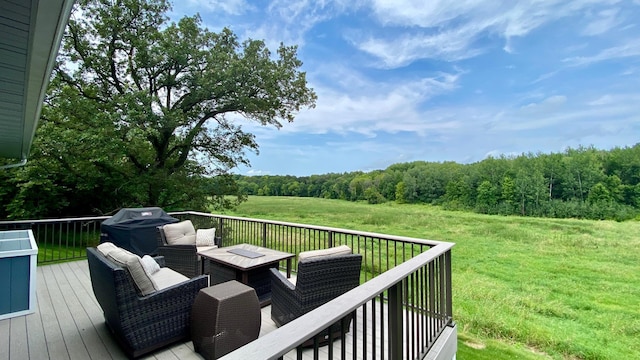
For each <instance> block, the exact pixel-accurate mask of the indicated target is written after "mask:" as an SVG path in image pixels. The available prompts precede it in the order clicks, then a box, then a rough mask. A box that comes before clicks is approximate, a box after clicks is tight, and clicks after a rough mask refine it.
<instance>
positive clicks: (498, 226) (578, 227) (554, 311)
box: [228, 197, 640, 360]
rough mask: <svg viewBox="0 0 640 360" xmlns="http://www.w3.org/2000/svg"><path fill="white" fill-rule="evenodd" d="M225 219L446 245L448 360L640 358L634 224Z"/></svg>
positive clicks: (426, 209) (285, 213) (404, 215)
mask: <svg viewBox="0 0 640 360" xmlns="http://www.w3.org/2000/svg"><path fill="white" fill-rule="evenodd" d="M228 214H230V215H237V216H245V217H254V218H262V219H273V220H281V221H289V222H298V223H304V224H314V225H324V226H332V227H341V228H347V229H355V230H363V231H372V232H379V233H385V234H396V235H403V236H410V237H417V238H423V239H432V240H442V241H450V242H454V243H456V245H455V247H454V248H453V253H452V256H453V296H454V298H453V306H454V320H455V321H456V322H457V324H458V331H459V334H460V336H459V353H458V359H463V360H464V359H494V358H495V359H513V358H519V359H540V358H554V359H562V358H568V359H640V222H638V221H630V222H623V223H618V222H613V221H589V220H572V219H562V220H561V219H539V218H521V217H504V216H486V215H480V214H473V213H465V212H452V211H445V210H442V209H440V208H438V207H432V206H425V205H406V204H405V205H400V204H393V203H388V204H383V205H369V204H365V203H352V202H347V201H341V200H327V199H313V198H291V197H250V198H249V201H247V202H246V203H244V204H242V205H241V206H240V207H239V208H238V209H236V210H235V211H233V212H229V213H228Z"/></svg>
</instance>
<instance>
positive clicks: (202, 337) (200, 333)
mask: <svg viewBox="0 0 640 360" xmlns="http://www.w3.org/2000/svg"><path fill="white" fill-rule="evenodd" d="M261 320H262V319H261V313H260V304H259V302H258V297H257V296H256V292H255V290H254V289H253V288H251V287H249V286H246V285H244V284H241V283H239V282H237V281H235V280H232V281H228V282H225V283H222V284H218V285H214V286H211V287H208V288H206V289H202V290H200V292H199V293H198V296H197V297H196V299H195V302H194V304H193V309H192V315H191V340H192V341H193V347H194V349H195V351H196V352H198V353H200V354H201V355H202V356H203V357H204V358H205V359H217V358H219V357H221V356H223V355H225V354H227V353H229V352H231V351H233V350H235V349H237V348H239V347H241V346H243V345H245V344H247V343H249V342H251V341H253V340H255V339H257V338H258V335H259V333H260V322H261Z"/></svg>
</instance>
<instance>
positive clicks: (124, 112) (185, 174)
mask: <svg viewBox="0 0 640 360" xmlns="http://www.w3.org/2000/svg"><path fill="white" fill-rule="evenodd" d="M169 10H170V5H169V3H168V2H167V1H164V0H147V1H145V0H81V1H78V2H77V4H76V8H75V11H74V14H73V15H72V18H71V21H70V23H69V25H68V28H67V32H66V34H65V36H64V39H63V44H62V48H61V51H60V54H59V57H58V63H57V66H56V67H55V70H54V74H53V78H52V82H51V87H50V92H49V94H48V96H47V99H46V104H45V107H44V109H43V119H42V121H41V126H40V129H39V130H38V133H37V135H36V144H35V147H34V152H33V161H32V163H31V166H30V167H27V168H26V169H23V170H21V172H22V173H21V174H18V176H17V178H16V180H15V181H16V182H17V183H18V184H21V186H22V187H18V188H17V189H18V192H19V194H17V196H16V197H15V199H14V204H13V205H12V206H10V208H12V209H13V210H17V209H20V208H21V207H22V208H23V209H25V208H24V206H25V205H28V203H31V204H30V206H32V208H33V207H34V206H35V207H36V208H38V207H40V208H42V209H39V210H36V212H37V213H35V214H29V213H28V212H27V213H24V211H23V215H25V216H26V215H32V216H33V215H40V216H42V215H50V213H51V212H52V211H53V212H56V211H69V212H72V213H77V212H88V211H91V212H98V213H105V212H110V211H113V210H115V209H117V208H118V207H122V206H146V205H159V206H165V207H168V208H180V207H183V208H184V207H191V208H202V207H203V204H204V201H208V199H211V198H210V197H209V198H206V195H209V196H213V195H216V196H217V199H219V200H220V201H221V202H218V203H219V204H226V205H228V204H229V203H228V202H222V200H223V199H222V195H224V194H223V191H216V189H212V188H211V186H207V184H210V182H206V184H205V186H203V183H202V179H203V177H204V176H209V177H211V176H219V177H221V178H225V180H224V181H220V182H218V183H221V184H225V186H224V189H225V191H229V189H233V188H234V187H233V186H229V181H232V179H231V178H230V177H228V176H227V175H228V174H229V171H230V170H231V169H233V168H234V167H236V166H238V165H240V164H248V159H247V157H246V152H247V151H253V152H257V150H258V144H257V143H256V141H255V138H254V136H253V135H252V134H251V133H248V132H246V131H244V130H243V129H242V127H241V124H242V121H254V122H258V123H259V124H262V125H271V126H275V127H278V128H279V127H281V126H282V124H283V123H285V122H290V121H293V120H294V117H295V115H296V114H297V112H298V111H299V110H301V109H302V108H305V107H313V106H315V101H316V94H315V93H314V91H313V90H312V89H311V88H309V87H308V86H307V81H306V78H305V73H304V72H302V71H300V67H301V65H302V62H301V61H300V60H299V59H298V58H297V49H296V47H295V46H284V45H280V47H279V48H278V49H277V52H276V53H275V54H274V53H271V52H270V51H269V49H267V47H266V46H265V43H264V42H263V41H260V40H250V39H249V40H245V41H240V40H239V39H238V37H237V36H236V35H235V34H234V33H233V32H232V31H231V30H229V29H223V30H222V31H220V32H219V33H216V32H211V31H209V30H207V29H206V28H204V27H203V26H202V22H201V19H200V17H199V16H197V15H196V16H192V17H184V18H182V19H181V20H179V21H178V22H177V23H175V22H170V21H169V19H168V17H167V16H166V13H167V12H168V11H169ZM34 181H35V182H34ZM28 182H31V184H26V183H28ZM207 192H208V193H207ZM49 193H51V194H52V195H55V196H56V197H57V198H58V200H57V201H58V202H59V203H58V204H57V205H51V204H49V203H50V202H54V203H55V202H56V200H54V199H48V200H49V201H43V202H42V203H41V204H40V205H42V206H36V205H35V204H33V203H34V199H37V201H36V202H38V203H40V200H41V199H40V198H41V197H43V196H45V197H47V195H46V194H49ZM214 199H215V198H214ZM43 204H44V205H43ZM52 207H53V208H52ZM56 207H57V208H58V209H55V208H56Z"/></svg>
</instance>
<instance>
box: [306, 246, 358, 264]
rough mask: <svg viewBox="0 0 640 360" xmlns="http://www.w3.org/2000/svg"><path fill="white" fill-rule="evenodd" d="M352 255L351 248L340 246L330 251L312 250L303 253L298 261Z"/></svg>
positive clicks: (329, 249)
mask: <svg viewBox="0 0 640 360" xmlns="http://www.w3.org/2000/svg"><path fill="white" fill-rule="evenodd" d="M349 254H351V248H350V247H348V246H347V245H340V246H336V247H332V248H328V249H322V250H311V251H303V252H301V253H300V254H299V255H298V261H302V260H306V259H312V258H319V257H325V256H336V255H349Z"/></svg>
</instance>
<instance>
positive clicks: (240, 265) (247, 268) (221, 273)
mask: <svg viewBox="0 0 640 360" xmlns="http://www.w3.org/2000/svg"><path fill="white" fill-rule="evenodd" d="M198 255H200V256H202V258H203V260H205V261H209V266H210V268H209V280H210V285H215V284H220V283H223V282H225V281H229V280H237V281H240V282H241V283H243V284H246V285H249V286H251V287H252V288H254V289H255V290H256V294H257V295H258V299H259V300H260V306H261V307H264V306H267V305H269V304H271V277H270V275H269V268H273V267H278V263H279V262H280V261H282V260H286V261H287V277H291V259H293V257H294V256H295V255H294V254H290V253H286V252H282V251H277V250H272V249H267V248H264V247H261V246H255V245H249V244H240V245H233V246H226V247H222V248H216V249H211V250H205V251H201V252H198ZM205 261H203V262H202V264H203V267H204V263H205ZM203 270H204V269H203Z"/></svg>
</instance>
